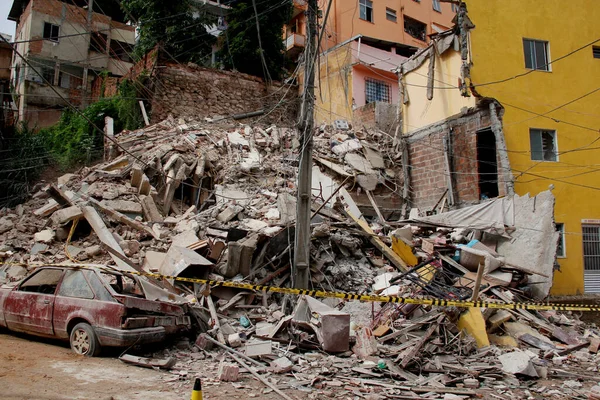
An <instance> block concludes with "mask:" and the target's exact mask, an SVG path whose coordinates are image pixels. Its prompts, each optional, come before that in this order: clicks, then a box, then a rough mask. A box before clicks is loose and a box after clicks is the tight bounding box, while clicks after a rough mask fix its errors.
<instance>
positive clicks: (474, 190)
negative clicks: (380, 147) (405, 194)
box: [406, 106, 506, 210]
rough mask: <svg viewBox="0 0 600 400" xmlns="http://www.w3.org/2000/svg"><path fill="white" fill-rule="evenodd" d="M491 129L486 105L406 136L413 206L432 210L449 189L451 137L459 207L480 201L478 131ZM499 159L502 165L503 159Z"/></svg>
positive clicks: (453, 181) (452, 162)
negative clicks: (446, 144) (447, 162)
mask: <svg viewBox="0 0 600 400" xmlns="http://www.w3.org/2000/svg"><path fill="white" fill-rule="evenodd" d="M488 128H490V113H489V109H488V108H487V107H485V106H482V107H479V108H475V109H471V110H469V111H468V112H467V113H466V114H462V115H459V116H455V117H453V118H451V119H448V120H445V121H443V122H440V123H438V124H434V125H431V126H428V127H426V128H423V129H421V130H419V131H416V132H413V133H411V134H410V136H407V137H406V140H407V143H408V151H409V162H410V177H411V200H412V204H413V206H415V207H418V208H420V209H421V210H427V209H430V208H431V207H432V206H433V205H435V203H436V202H437V201H438V200H439V199H440V198H441V196H442V195H443V194H444V192H445V191H446V189H447V188H448V183H447V171H446V167H445V159H444V137H447V138H449V140H450V143H451V144H450V147H451V156H450V168H451V170H452V175H451V176H452V183H453V188H454V194H455V202H456V204H457V206H464V205H469V204H474V203H478V202H479V199H480V193H479V184H478V182H479V174H478V162H477V132H478V131H481V130H484V129H488ZM496 159H497V160H496V162H497V163H498V165H499V158H498V157H496ZM500 172H501V171H499V179H501V178H500V176H501V175H500ZM498 186H499V188H498V189H499V192H500V195H501V196H502V195H504V194H506V191H505V185H504V184H502V183H500V184H499V185H498Z"/></svg>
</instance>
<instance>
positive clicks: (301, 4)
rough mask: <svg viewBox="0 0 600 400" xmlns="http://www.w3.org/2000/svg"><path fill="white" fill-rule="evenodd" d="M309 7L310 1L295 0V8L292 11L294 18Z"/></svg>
mask: <svg viewBox="0 0 600 400" xmlns="http://www.w3.org/2000/svg"><path fill="white" fill-rule="evenodd" d="M307 9H308V3H307V1H306V0H294V9H293V11H292V18H295V17H296V16H297V15H298V14H301V13H303V12H305V11H306V10H307Z"/></svg>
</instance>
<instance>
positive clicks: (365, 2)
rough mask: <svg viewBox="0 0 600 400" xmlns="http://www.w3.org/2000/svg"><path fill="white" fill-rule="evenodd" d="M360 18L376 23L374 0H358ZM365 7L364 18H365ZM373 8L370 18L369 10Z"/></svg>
mask: <svg viewBox="0 0 600 400" xmlns="http://www.w3.org/2000/svg"><path fill="white" fill-rule="evenodd" d="M358 8H359V10H358V18H360V19H361V20H363V21H367V22H370V23H372V24H374V23H375V18H374V15H373V14H374V13H373V1H372V0H358ZM363 9H364V18H363ZM369 9H370V10H371V18H370V19H368V16H369V13H368V12H367V10H369Z"/></svg>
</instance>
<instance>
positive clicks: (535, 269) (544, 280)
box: [411, 190, 559, 299]
mask: <svg viewBox="0 0 600 400" xmlns="http://www.w3.org/2000/svg"><path fill="white" fill-rule="evenodd" d="M411 221H414V222H418V223H423V224H428V225H431V226H436V227H448V228H468V229H477V230H482V231H485V232H488V233H492V234H496V235H501V236H503V237H504V238H503V239H500V240H499V241H498V246H497V248H496V252H497V253H498V254H499V255H501V256H503V257H504V258H505V262H506V264H507V266H508V267H509V268H514V269H519V270H522V271H525V272H528V273H531V274H532V275H531V276H530V277H529V283H530V284H531V285H532V290H533V295H534V297H536V298H538V299H544V298H545V297H546V296H548V294H549V292H550V288H551V287H552V279H553V274H554V261H555V259H556V247H557V243H558V237H559V234H558V232H556V227H555V225H554V195H553V194H552V192H551V191H549V190H546V191H544V192H541V193H539V194H538V195H537V196H535V197H530V196H529V195H528V194H527V195H525V196H517V195H515V196H513V197H511V198H500V199H495V200H490V201H487V202H485V203H482V204H478V205H475V206H471V207H465V208H462V209H459V210H454V211H450V212H447V213H442V214H438V215H432V216H430V217H417V218H412V219H411ZM508 228H511V229H508Z"/></svg>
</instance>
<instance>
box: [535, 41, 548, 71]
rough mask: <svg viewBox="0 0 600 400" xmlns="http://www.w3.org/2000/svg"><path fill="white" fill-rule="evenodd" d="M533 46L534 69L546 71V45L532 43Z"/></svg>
mask: <svg viewBox="0 0 600 400" xmlns="http://www.w3.org/2000/svg"><path fill="white" fill-rule="evenodd" d="M533 43H534V45H535V61H536V64H537V65H536V66H535V69H540V70H543V71H548V65H546V64H548V59H547V57H546V43H544V42H533Z"/></svg>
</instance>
